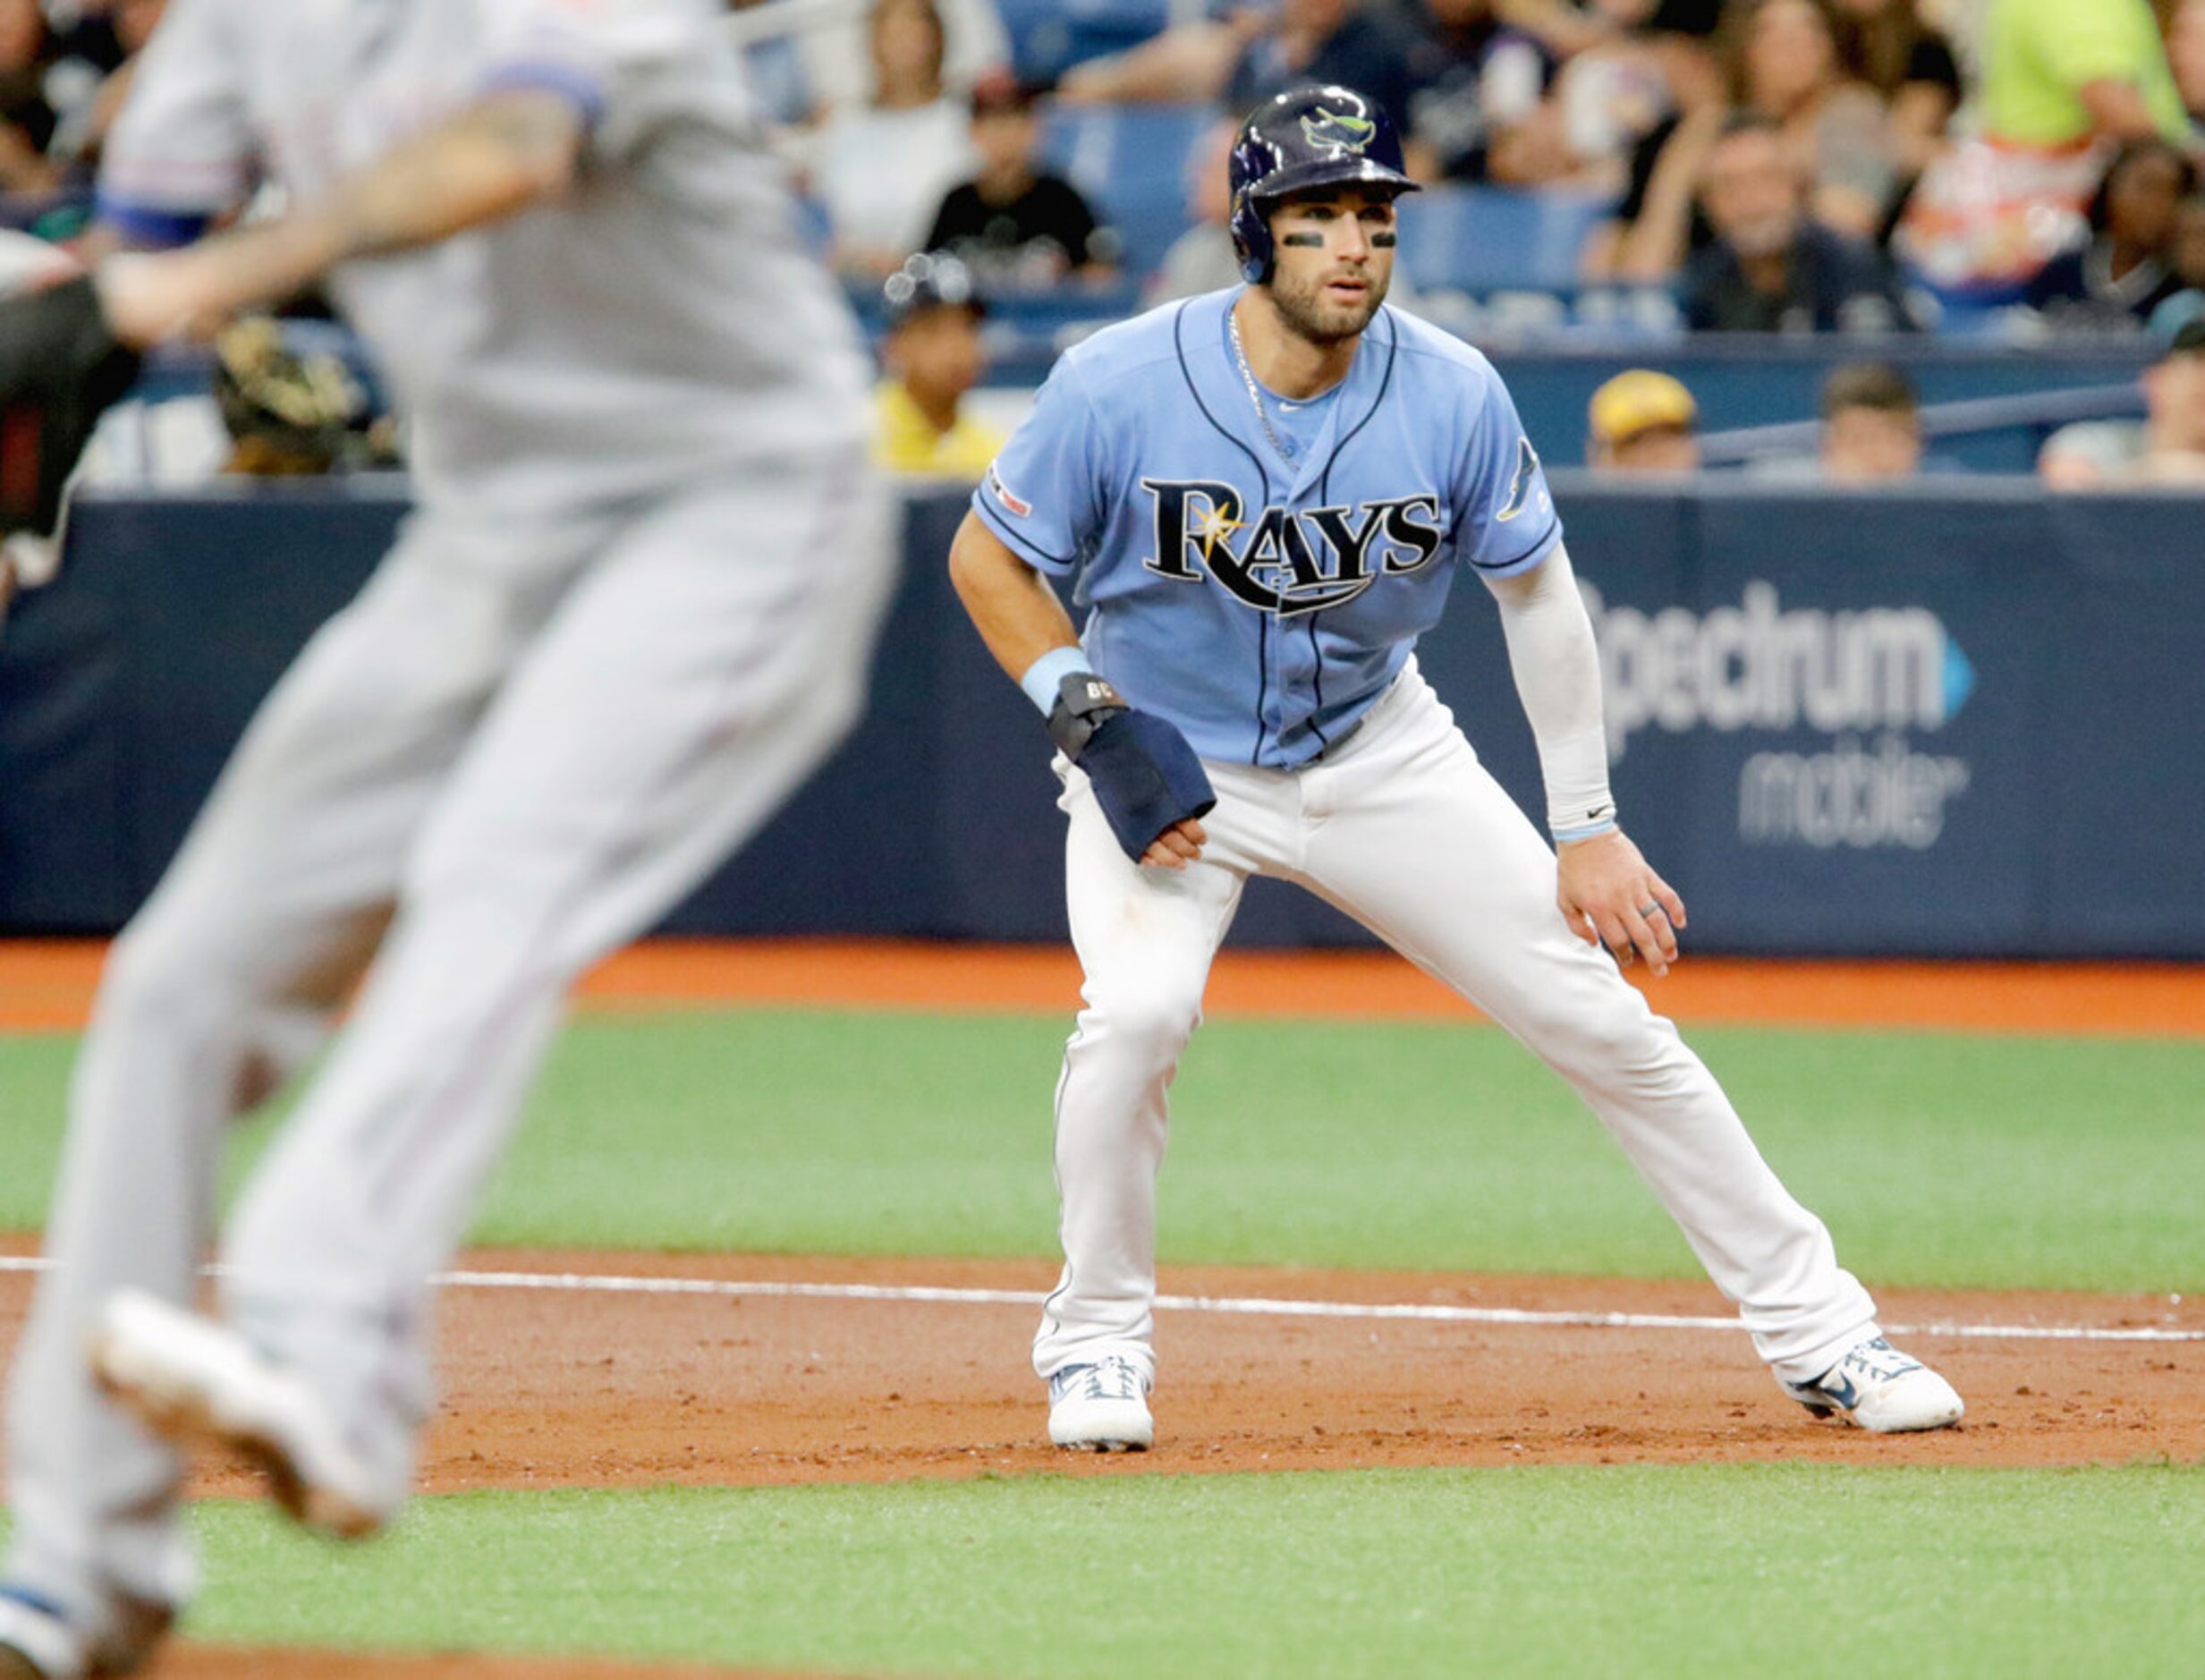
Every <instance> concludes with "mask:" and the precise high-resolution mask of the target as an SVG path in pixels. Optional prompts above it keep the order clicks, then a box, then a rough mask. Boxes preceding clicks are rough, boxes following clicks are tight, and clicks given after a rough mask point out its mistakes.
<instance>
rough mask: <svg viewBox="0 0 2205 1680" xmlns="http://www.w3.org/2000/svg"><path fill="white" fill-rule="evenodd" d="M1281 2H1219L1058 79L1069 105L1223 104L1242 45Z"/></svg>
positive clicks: (1267, 25) (1271, 20) (1269, 23)
mask: <svg viewBox="0 0 2205 1680" xmlns="http://www.w3.org/2000/svg"><path fill="white" fill-rule="evenodd" d="M1276 12H1277V0H1217V3H1216V4H1212V5H1211V6H1210V7H1209V15H1207V16H1205V17H1200V18H1195V19H1192V20H1190V21H1186V22H1183V23H1175V24H1173V25H1172V26H1171V27H1170V28H1169V29H1167V30H1164V31H1162V32H1161V33H1160V34H1157V35H1153V36H1151V37H1149V39H1147V40H1145V41H1142V42H1141V43H1140V44H1139V45H1138V46H1134V47H1128V48H1127V49H1126V50H1125V51H1124V52H1122V53H1112V54H1108V55H1105V56H1103V57H1100V58H1090V59H1089V60H1088V61H1087V62H1086V63H1084V64H1074V65H1073V66H1072V68H1071V69H1069V70H1067V71H1066V72H1064V79H1063V80H1062V81H1059V82H1058V83H1057V86H1056V97H1057V98H1059V99H1060V100H1062V101H1063V102H1064V104H1066V105H1143V104H1153V103H1159V102H1160V103H1166V104H1180V105H1205V104H1209V103H1212V102H1217V103H1222V102H1223V101H1224V98H1225V80H1226V78H1227V77H1229V76H1231V75H1232V73H1233V65H1234V62H1235V61H1236V60H1237V59H1238V58H1239V57H1240V55H1241V49H1242V47H1246V46H1247V45H1248V43H1249V42H1251V41H1252V40H1254V39H1255V38H1257V37H1258V36H1259V35H1261V34H1263V33H1264V32H1265V31H1266V30H1269V29H1270V28H1271V27H1272V26H1273V23H1274V21H1275V20H1276Z"/></svg>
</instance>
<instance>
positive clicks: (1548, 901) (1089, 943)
mask: <svg viewBox="0 0 2205 1680" xmlns="http://www.w3.org/2000/svg"><path fill="white" fill-rule="evenodd" d="M1058 765H1059V770H1060V773H1062V774H1063V775H1064V782H1065V788H1064V797H1063V799H1062V800H1061V801H1060V802H1059V803H1060V804H1061V806H1062V808H1063V809H1064V811H1065V812H1066V813H1067V815H1068V817H1069V819H1070V832H1069V834H1068V836H1067V838H1066V844H1065V873H1066V897H1067V900H1068V903H1069V908H1070V912H1071V921H1072V939H1073V946H1075V948H1076V949H1077V950H1078V952H1079V955H1080V962H1081V967H1082V969H1083V970H1084V971H1085V974H1086V983H1085V986H1084V987H1083V988H1082V993H1081V995H1082V996H1083V997H1084V998H1085V999H1086V1004H1087V1006H1086V1007H1085V1008H1084V1009H1083V1010H1081V1012H1080V1017H1079V1025H1078V1029H1077V1031H1075V1032H1074V1033H1073V1037H1072V1040H1071V1042H1070V1043H1069V1044H1068V1045H1067V1046H1066V1047H1065V1051H1064V1073H1063V1077H1062V1078H1061V1080H1060V1081H1059V1082H1058V1086H1057V1094H1056V1179H1057V1186H1058V1190H1059V1192H1060V1194H1061V1195H1062V1198H1063V1223H1062V1236H1063V1241H1064V1277H1063V1279H1062V1281H1061V1282H1060V1283H1059V1284H1058V1285H1057V1287H1056V1292H1055V1293H1054V1294H1051V1295H1050V1296H1049V1299H1048V1302H1047V1305H1046V1306H1045V1307H1044V1308H1043V1311H1042V1319H1041V1328H1040V1332H1039V1335H1038V1336H1036V1338H1035V1342H1034V1368H1035V1370H1037V1371H1038V1372H1039V1374H1040V1375H1042V1376H1043V1377H1047V1376H1050V1375H1052V1374H1053V1373H1055V1372H1056V1371H1057V1370H1061V1369H1062V1368H1064V1366H1067V1365H1076V1364H1082V1363H1087V1362H1091V1361H1093V1360H1096V1359H1098V1358H1099V1357H1102V1356H1103V1355H1105V1354H1118V1355H1122V1356H1123V1357H1124V1358H1126V1359H1128V1360H1130V1361H1132V1362H1133V1363H1134V1365H1135V1366H1136V1367H1137V1368H1138V1369H1139V1370H1141V1371H1142V1373H1143V1374H1144V1375H1145V1376H1147V1377H1148V1378H1149V1380H1150V1381H1153V1380H1154V1379H1155V1369H1156V1367H1155V1353H1154V1351H1153V1348H1152V1345H1151V1344H1152V1336H1153V1331H1154V1319H1153V1307H1154V1303H1155V1300H1156V1177H1157V1170H1158V1167H1159V1166H1160V1164H1161V1163H1162V1160H1163V1157H1164V1142H1165V1132H1166V1102H1165V1093H1166V1090H1167V1089H1168V1088H1169V1086H1170V1084H1171V1082H1172V1076H1173V1074H1174V1073H1175V1071H1176V1069H1177V1066H1178V1062H1179V1056H1180V1052H1181V1051H1182V1050H1183V1048H1185V1045H1186V1042H1187V1039H1188V1038H1189V1037H1190V1036H1191V1035H1192V1032H1193V1031H1194V1028H1195V1026H1196V1025H1197V1023H1198V1022H1200V1019H1201V1004H1202V988H1203V984H1204V981H1205V980H1206V979H1207V978H1208V975H1209V963H1210V959H1211V957H1212V956H1213V955H1215V954H1216V952H1217V946H1218V943H1219V942H1220V941H1221V940H1222V939H1223V938H1225V929H1226V928H1227V927H1228V926H1229V925H1230V924H1231V922H1232V920H1233V912H1234V909H1235V907H1236V906H1237V905H1238V904H1239V903H1240V895H1241V888H1242V883H1243V882H1244V881H1245V880H1246V878H1248V877H1249V876H1251V875H1269V876H1276V877H1278V878H1282V879H1285V880H1289V881H1293V882H1296V883H1298V884H1299V885H1301V886H1302V887H1307V888H1309V889H1310V891H1311V892H1313V893H1315V894H1317V895H1319V897H1320V898H1323V899H1324V900H1326V901H1327V903H1329V904H1335V905H1336V906H1337V907H1338V908H1340V909H1341V910H1343V911H1344V912H1347V913H1348V914H1349V915H1351V916H1353V917H1354V918H1355V920H1356V921H1360V922H1361V923H1362V924H1363V926H1365V927H1367V928H1369V929H1370V930H1371V931H1372V932H1373V933H1375V934H1377V935H1378V937H1379V938H1382V939H1384V940H1385V941H1386V942H1387V944H1388V945H1390V946H1393V947H1394V948H1395V950H1396V951H1398V952H1400V953H1401V954H1402V955H1404V956H1405V957H1407V958H1408V959H1409V960H1410V961H1411V962H1412V963H1415V964H1416V965H1417V966H1418V967H1419V968H1421V969H1423V970H1424V971H1425V972H1427V973H1429V974H1432V975H1434V976H1436V977H1437V978H1438V979H1439V980H1444V981H1445V982H1446V984H1447V985H1449V986H1451V987H1453V988H1454V989H1455V990H1456V991H1458V992H1460V993H1461V994H1462V995H1463V997H1467V998H1469V999H1470V1000H1471V1002H1472V1003H1474V1004H1476V1005H1478V1006H1479V1007H1480V1009H1482V1010H1484V1011H1485V1012H1486V1014H1488V1015H1490V1016H1491V1017H1492V1018H1493V1019H1494V1020H1495V1021H1497V1022H1499V1024H1500V1025H1502V1026H1503V1027H1505V1028H1506V1029H1507V1030H1508V1031H1509V1032H1511V1033H1513V1034H1514V1036H1515V1037H1516V1038H1517V1039H1521V1040H1522V1042H1523V1043H1525V1044H1527V1045H1529V1046H1530V1047H1531V1049H1532V1050H1533V1051H1534V1052H1536V1053H1537V1054H1538V1055H1539V1056H1540V1057H1541V1058H1542V1059H1543V1060H1544V1061H1546V1062H1547V1064H1548V1065H1549V1066H1551V1067H1553V1068H1554V1069H1555V1070H1556V1072H1557V1073H1560V1074H1561V1075H1562V1076H1563V1077H1564V1078H1565V1079H1566V1080H1568V1081H1569V1082H1570V1083H1571V1084H1572V1085H1573V1086H1574V1087H1575V1088H1576V1090H1577V1092H1578V1094H1579V1095H1580V1096H1582V1097H1583V1099H1585V1101H1586V1102H1587V1103H1588V1104H1590V1107H1592V1110H1593V1112H1594V1113H1595V1114H1597V1115H1598V1116H1599V1117H1600V1120H1601V1122H1602V1123H1603V1124H1605V1125H1606V1126H1607V1129H1608V1131H1609V1132H1610V1133H1612V1134H1613V1135H1614V1137H1615V1138H1616V1141H1617V1142H1618V1143H1620V1144H1621V1145H1622V1146H1623V1148H1624V1153H1625V1154H1627V1155H1628V1156H1629V1157H1630V1158H1631V1161H1632V1164H1633V1166H1635V1167H1637V1168H1638V1170H1639V1173H1640V1175H1641V1176H1642V1177H1643V1178H1644V1179H1645V1180H1646V1182H1647V1184H1649V1185H1650V1187H1651V1188H1652V1190H1653V1192H1654V1193H1655V1195H1656V1196H1658V1198H1659V1199H1660V1201H1661V1203H1662V1205H1663V1206H1664V1207H1665V1208H1666V1209H1668V1210H1669V1213H1670V1215H1671V1217H1673V1218H1675V1220H1676V1222H1677V1224H1678V1225H1679V1226H1682V1227H1683V1232H1684V1235H1685V1238H1686V1239H1687V1241H1689V1242H1690V1243H1691V1244H1692V1252H1694V1253H1695V1254H1697V1255H1698V1256H1699V1257H1700V1263H1701V1264H1702V1265H1704V1266H1705V1267H1706V1268H1707V1269H1708V1273H1709V1276H1710V1277H1712V1278H1713V1279H1714V1280H1715V1283H1716V1285H1717V1287H1718V1288H1720V1289H1721V1290H1722V1292H1723V1294H1725V1295H1726V1296H1727V1297H1728V1298H1729V1299H1730V1300H1732V1301H1734V1302H1736V1303H1737V1305H1738V1308H1739V1311H1740V1315H1741V1317H1742V1318H1743V1320H1744V1323H1745V1325H1746V1328H1748V1329H1750V1330H1751V1332H1752V1335H1753V1342H1754V1345H1755V1346H1756V1347H1757V1348H1758V1349H1759V1350H1760V1355H1761V1357H1762V1358H1763V1359H1764V1360H1766V1361H1767V1362H1768V1364H1769V1365H1770V1366H1771V1367H1772V1368H1773V1369H1774V1370H1775V1371H1776V1373H1777V1375H1778V1376H1780V1377H1783V1378H1785V1379H1789V1380H1793V1381H1805V1380H1807V1379H1811V1378H1814V1377H1818V1376H1820V1375H1821V1374H1822V1373H1823V1372H1824V1371H1826V1370H1828V1369H1829V1368H1830V1366H1831V1365H1833V1364H1835V1363H1836V1361H1837V1359H1838V1357H1839V1355H1841V1354H1842V1353H1845V1350H1846V1349H1847V1348H1849V1347H1851V1346H1852V1345H1853V1343H1855V1342H1856V1341H1858V1340H1860V1339H1861V1338H1862V1337H1863V1336H1872V1335H1874V1334H1875V1326H1874V1316H1875V1306H1874V1303H1873V1302H1870V1299H1869V1296H1868V1293H1867V1291H1866V1290H1864V1289H1863V1288H1862V1286H1861V1285H1860V1283H1859V1282H1858V1281H1857V1280H1856V1279H1854V1277H1853V1276H1852V1274H1851V1273H1849V1272H1846V1271H1845V1270H1844V1269H1842V1268H1840V1267H1839V1266H1838V1264H1837V1260H1836V1253H1835V1252H1834V1251H1833V1248H1832V1246H1831V1243H1830V1237H1829V1233H1828V1231H1827V1230H1826V1229H1825V1228H1824V1227H1823V1225H1822V1223H1821V1221H1820V1220H1819V1219H1817V1218H1815V1217H1814V1216H1813V1215H1812V1214H1811V1213H1809V1212H1808V1211H1807V1210H1806V1209H1804V1208H1802V1207H1801V1206H1800V1205H1799V1203H1798V1202H1796V1201H1794V1200H1793V1199H1792V1197H1791V1196H1790V1195H1789V1194H1788V1193H1787V1192H1785V1188H1784V1186H1783V1185H1782V1184H1779V1183H1778V1182H1777V1177H1776V1175H1775V1174H1774V1173H1772V1172H1771V1171H1770V1170H1769V1168H1768V1164H1767V1163H1766V1162H1764V1161H1763V1160H1762V1159H1761V1158H1760V1152H1759V1151H1758V1150H1755V1148H1754V1147H1753V1142H1752V1140H1751V1138H1749V1137H1748V1136H1747V1135H1746V1132H1745V1127H1744V1126H1743V1124H1741V1122H1740V1121H1739V1118H1738V1116H1737V1113H1736V1111H1735V1110H1734V1109H1733V1108H1732V1107H1731V1106H1730V1101H1729V1099H1727V1098H1726V1097H1725V1096H1724V1094H1723V1090H1722V1087H1721V1086H1719V1085H1718V1084H1717V1083H1716V1082H1715V1077H1714V1075H1713V1074H1711V1073H1709V1072H1708V1070H1707V1068H1706V1067H1705V1066H1704V1065H1702V1064H1701V1062H1700V1058H1699V1057H1698V1056H1694V1055H1693V1054H1692V1051H1691V1050H1689V1049H1687V1048H1685V1046H1684V1044H1683V1041H1682V1040H1681V1039H1679V1038H1678V1037H1677V1033H1676V1029H1675V1027H1673V1026H1671V1025H1670V1024H1669V1022H1666V1021H1665V1020H1663V1019H1662V1018H1661V1017H1660V1016H1658V1015H1657V1014H1654V1013H1653V1012H1652V1010H1650V1008H1649V1007H1648V1006H1647V1004H1646V1001H1645V999H1644V998H1643V997H1641V995H1640V994H1639V992H1638V991H1637V990H1636V989H1635V988H1633V987H1632V986H1631V985H1629V984H1628V983H1627V982H1626V981H1625V980H1624V979H1623V977H1622V975H1621V974H1620V973H1618V972H1616V965H1615V963H1613V962H1612V961H1611V960H1610V959H1609V958H1608V957H1607V955H1605V954H1603V953H1601V952H1599V951H1596V950H1595V949H1593V948H1592V947H1591V946H1587V945H1585V944H1584V943H1583V942H1582V941H1581V940H1579V939H1578V938H1575V937H1574V936H1573V935H1572V934H1571V933H1570V931H1569V930H1568V929H1567V927H1566V926H1565V923H1564V921H1563V919H1562V913H1561V912H1560V910H1559V909H1557V908H1556V904H1555V859H1554V853H1552V851H1550V850H1549V849H1548V844H1547V841H1546V839H1545V838H1544V837H1543V836H1541V835H1540V834H1539V832H1538V831H1537V830H1536V829H1534V828H1533V827H1532V826H1531V823H1530V821H1529V820H1528V819H1526V818H1525V817H1524V815H1523V813H1522V811H1521V810H1518V809H1517V807H1516V805H1515V803H1514V802H1513V801H1512V800H1510V798H1509V797H1508V795H1507V794H1506V793H1504V792H1503V791H1502V790H1501V787H1500V785H1499V784H1498V783H1497V782H1495V781H1494V780H1493V778H1492V776H1489V775H1488V773H1487V772H1486V769H1485V768H1484V767H1483V766H1482V765H1481V764H1480V763H1479V762H1478V758H1477V754H1476V753H1475V752H1473V751H1471V746H1470V743H1469V742H1468V741H1466V740H1464V739H1463V734H1462V732H1461V731H1460V730H1458V729H1457V728H1456V727H1455V726H1454V717H1453V715H1452V714H1451V713H1450V712H1449V711H1448V710H1447V708H1446V707H1445V706H1443V705H1442V704H1441V703H1440V701H1439V700H1438V697H1437V695H1435V694H1434V693H1433V692H1432V691H1431V689H1430V688H1429V685H1427V684H1426V683H1425V682H1424V680H1423V679H1422V677H1421V676H1420V675H1417V670H1416V666H1415V665H1414V663H1413V662H1412V663H1411V664H1410V666H1409V667H1408V668H1407V669H1406V670H1405V671H1404V673H1403V675H1402V676H1401V677H1400V679H1399V680H1398V681H1397V682H1395V684H1394V686H1393V687H1392V688H1391V689H1390V690H1389V691H1388V692H1387V694H1386V695H1385V696H1384V697H1383V698H1382V699H1381V700H1379V701H1378V705H1377V706H1376V707H1375V708H1373V710H1372V711H1371V713H1370V716H1369V717H1368V718H1367V719H1366V720H1365V722H1364V724H1363V725H1362V727H1361V729H1360V730H1358V731H1357V732H1356V733H1355V734H1353V736H1351V737H1350V738H1349V739H1348V740H1347V741H1346V742H1344V743H1343V744H1342V745H1341V746H1340V747H1339V748H1338V749H1337V750H1336V751H1335V752H1333V753H1331V754H1329V755H1327V758H1326V759H1325V760H1324V761H1322V762H1320V763H1318V764H1316V765H1314V766H1311V767H1310V768H1305V769H1302V770H1298V771H1281V770H1264V769H1257V768H1251V767H1248V766H1245V765H1233V764H1221V763H1217V762H1213V761H1209V760H1205V763H1204V768H1206V769H1207V770H1208V771H1209V777H1210V781H1211V784H1212V785H1213V786H1214V787H1215V789H1216V790H1217V809H1216V810H1213V811H1212V812H1211V813H1210V814H1209V816H1208V817H1206V818H1204V819H1202V821H1203V826H1204V827H1205V828H1206V829H1207V830H1208V831H1209V844H1208V845H1207V846H1205V847H1204V848H1203V852H1202V855H1201V858H1200V861H1197V862H1194V863H1192V864H1190V865H1189V866H1188V867H1187V869H1186V870H1183V871H1167V870H1155V869H1142V868H1141V867H1139V866H1138V865H1136V864H1134V863H1132V861H1129V860H1128V859H1127V858H1126V856H1125V854H1124V853H1123V852H1122V851H1120V850H1119V849H1118V845H1117V842H1116V841H1115V839H1114V838H1113V837H1112V836H1111V834H1110V830H1109V827H1108V825H1107V823H1106V822H1105V821H1104V819H1103V816H1102V812H1101V810H1100V809H1099V807H1098V806H1097V804H1096V802H1095V797H1094V794H1093V793H1092V792H1091V791H1090V788H1089V787H1088V785H1087V778H1086V777H1085V776H1082V775H1081V774H1080V772H1079V771H1078V770H1077V769H1074V768H1070V767H1068V766H1066V765H1065V764H1064V761H1063V760H1062V759H1059V761H1058Z"/></svg>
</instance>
